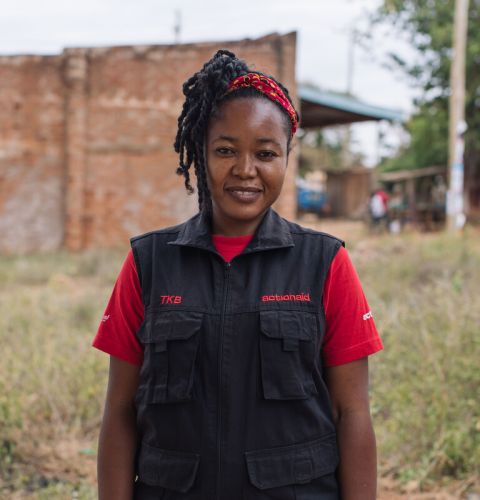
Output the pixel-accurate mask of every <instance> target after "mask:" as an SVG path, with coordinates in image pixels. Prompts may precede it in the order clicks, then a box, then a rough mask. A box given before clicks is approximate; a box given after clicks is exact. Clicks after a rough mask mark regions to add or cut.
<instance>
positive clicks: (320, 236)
mask: <svg viewBox="0 0 480 500" xmlns="http://www.w3.org/2000/svg"><path fill="white" fill-rule="evenodd" d="M283 221H284V222H285V223H286V224H287V226H288V228H289V230H290V233H291V234H292V236H294V237H297V238H302V239H308V240H314V241H315V240H316V241H318V242H321V243H322V244H330V245H332V246H334V247H337V248H340V247H341V246H343V247H344V246H345V242H344V241H343V240H342V239H340V238H337V237H336V236H333V235H332V234H329V233H325V232H323V231H317V230H315V229H311V228H309V227H305V226H301V225H300V224H297V223H296V222H292V221H290V220H288V219H284V218H283Z"/></svg>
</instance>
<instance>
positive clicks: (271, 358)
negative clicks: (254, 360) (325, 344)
mask: <svg viewBox="0 0 480 500" xmlns="http://www.w3.org/2000/svg"><path fill="white" fill-rule="evenodd" d="M316 335H317V322H316V316H315V314H314V313H310V312H303V311H260V363H261V377H262V385H263V396H264V398H265V399H306V398H309V397H310V396H311V395H313V394H317V389H316V386H315V383H314V381H313V377H312V371H313V369H314V362H315V352H316V349H315V339H316Z"/></svg>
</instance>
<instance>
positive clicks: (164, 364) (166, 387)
mask: <svg viewBox="0 0 480 500" xmlns="http://www.w3.org/2000/svg"><path fill="white" fill-rule="evenodd" d="M202 319H203V314H202V313H199V312H193V311H166V312H163V313H159V314H157V315H155V316H153V317H152V318H151V319H150V321H148V322H146V323H145V328H141V329H140V330H139V332H138V334H137V335H138V337H139V339H140V341H141V342H142V344H144V348H145V350H144V362H143V366H142V369H141V371H140V384H139V394H138V396H139V397H140V398H141V399H143V398H145V400H146V402H147V403H167V402H174V401H188V400H190V399H192V394H193V381H194V369H195V360H196V357H197V351H198V345H199V342H200V334H199V332H200V330H201V327H202Z"/></svg>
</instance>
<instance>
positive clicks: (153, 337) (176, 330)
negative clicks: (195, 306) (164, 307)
mask: <svg viewBox="0 0 480 500" xmlns="http://www.w3.org/2000/svg"><path fill="white" fill-rule="evenodd" d="M202 319H203V313H200V312H197V311H165V312H162V313H157V314H156V315H155V316H152V317H151V318H149V319H148V320H147V321H146V324H145V327H144V328H140V330H139V331H138V333H137V335H138V336H139V338H140V340H141V341H142V342H143V343H145V344H152V343H155V344H162V345H164V344H165V343H166V341H167V340H184V339H188V338H190V337H191V336H192V335H194V334H195V333H197V332H198V330H200V328H201V326H202Z"/></svg>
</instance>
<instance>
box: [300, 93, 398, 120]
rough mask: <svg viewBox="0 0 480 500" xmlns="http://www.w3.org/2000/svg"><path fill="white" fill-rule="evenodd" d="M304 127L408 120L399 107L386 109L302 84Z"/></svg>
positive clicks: (301, 100) (301, 101)
mask: <svg viewBox="0 0 480 500" xmlns="http://www.w3.org/2000/svg"><path fill="white" fill-rule="evenodd" d="M297 92H298V97H299V98H300V106H301V112H300V115H301V126H302V127H303V128H313V127H327V126H331V125H345V124H348V123H354V122H362V121H370V120H377V121H378V120H388V121H393V122H402V121H405V119H406V115H405V113H404V112H403V111H401V110H398V109H391V108H383V107H380V106H374V105H372V104H367V103H365V102H362V101H359V100H358V99H355V98H354V97H351V96H348V95H342V94H336V93H334V92H327V91H324V90H318V89H315V88H313V87H310V86H307V85H298V87H297Z"/></svg>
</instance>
